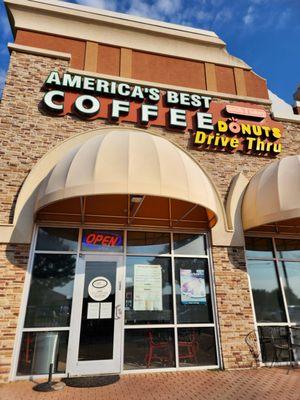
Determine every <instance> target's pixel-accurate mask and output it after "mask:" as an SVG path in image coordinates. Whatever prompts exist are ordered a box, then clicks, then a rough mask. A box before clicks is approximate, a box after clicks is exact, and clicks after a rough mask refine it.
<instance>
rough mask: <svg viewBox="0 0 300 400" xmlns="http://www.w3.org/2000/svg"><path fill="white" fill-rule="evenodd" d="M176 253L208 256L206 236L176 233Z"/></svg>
mask: <svg viewBox="0 0 300 400" xmlns="http://www.w3.org/2000/svg"><path fill="white" fill-rule="evenodd" d="M173 240H174V253H175V254H184V255H189V254H191V255H206V245H205V237H204V235H191V234H186V233H174V235H173Z"/></svg>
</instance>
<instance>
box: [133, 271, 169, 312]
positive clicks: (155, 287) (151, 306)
mask: <svg viewBox="0 0 300 400" xmlns="http://www.w3.org/2000/svg"><path fill="white" fill-rule="evenodd" d="M133 309H134V310H135V311H162V309H163V306H162V272H161V265H147V264H146V265H143V264H135V266H134V294H133Z"/></svg>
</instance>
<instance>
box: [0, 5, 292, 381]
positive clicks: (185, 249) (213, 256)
mask: <svg viewBox="0 0 300 400" xmlns="http://www.w3.org/2000/svg"><path fill="white" fill-rule="evenodd" d="M5 4H6V7H7V10H8V15H9V18H10V22H11V26H12V28H13V31H14V36H15V41H14V43H11V44H9V49H10V52H11V59H10V66H9V71H8V75H7V79H6V85H5V88H4V92H3V98H2V101H1V104H0V137H1V170H0V171H1V190H0V196H1V203H0V207H1V221H0V242H1V252H0V260H1V263H0V268H1V275H0V281H1V285H0V290H1V299H0V307H1V317H0V334H1V348H0V351H1V354H0V360H1V363H0V376H1V380H3V381H7V380H15V379H24V378H25V379H28V377H30V376H42V375H45V374H47V372H48V370H49V365H50V364H51V363H52V364H53V366H54V373H55V374H58V375H61V376H66V375H71V376H73V375H97V374H106V373H121V372H122V373H129V372H138V371H143V372H145V371H153V370H176V369H190V368H225V369H230V368H251V367H254V366H257V365H263V364H265V363H267V362H268V361H272V354H271V352H270V348H269V347H268V345H266V343H265V342H264V341H263V338H264V336H266V332H267V330H268V329H269V328H270V327H272V326H279V327H281V328H282V330H283V332H285V333H286V334H288V332H289V329H290V328H291V327H293V326H294V325H297V323H298V324H299V323H300V226H299V218H300V201H299V198H300V179H299V178H300V155H299V154H300V115H298V114H297V111H299V110H298V108H299V107H298V103H299V101H296V105H295V108H294V110H293V109H292V108H291V107H289V106H287V105H286V104H285V103H283V102H282V101H281V100H280V99H278V98H277V97H276V96H274V95H273V94H272V93H270V92H269V91H268V88H267V83H266V81H265V80H264V79H263V78H261V77H260V76H258V75H257V74H255V72H254V71H253V70H252V69H251V67H250V66H248V65H247V64H246V63H244V62H243V61H242V60H240V59H238V58H236V57H233V56H232V55H230V54H228V52H227V50H226V45H225V43H224V42H223V41H222V40H221V39H220V38H219V37H218V36H217V35H216V34H215V33H213V32H209V31H203V30H198V29H192V28H186V27H182V26H177V25H172V24H166V23H162V22H158V21H153V20H147V19H142V18H138V17H131V16H128V15H123V14H118V13H113V12H107V11H102V10H95V9H90V8H87V7H81V6H76V5H73V4H72V5H71V4H68V3H62V2H56V1H55V2H54V1H44V0H39V1H36V0H5ZM298 95H299V93H298ZM298 95H297V93H296V95H295V96H296V100H297V96H298ZM252 331H254V333H255V335H256V340H254V341H253V343H252V346H250V347H249V343H248V344H247V341H246V340H245V338H246V336H247V335H248V334H249V333H250V332H252ZM298 356H299V355H297V354H295V355H294V357H295V360H296V361H297V357H298ZM281 357H282V359H280V360H277V361H279V362H284V361H286V360H287V355H286V354H282V356H281Z"/></svg>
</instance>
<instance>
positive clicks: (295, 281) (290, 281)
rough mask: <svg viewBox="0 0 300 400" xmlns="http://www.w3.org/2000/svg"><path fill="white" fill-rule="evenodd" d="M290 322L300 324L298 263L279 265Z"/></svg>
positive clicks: (299, 275) (299, 270) (299, 272)
mask: <svg viewBox="0 0 300 400" xmlns="http://www.w3.org/2000/svg"><path fill="white" fill-rule="evenodd" d="M279 269H280V274H281V276H282V279H283V282H284V290H285V296H286V301H287V304H288V309H289V314H290V320H291V322H297V323H300V262H281V263H279Z"/></svg>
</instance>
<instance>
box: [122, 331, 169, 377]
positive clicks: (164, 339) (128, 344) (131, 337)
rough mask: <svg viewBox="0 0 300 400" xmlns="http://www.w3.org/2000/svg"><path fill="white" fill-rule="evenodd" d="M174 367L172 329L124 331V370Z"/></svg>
mask: <svg viewBox="0 0 300 400" xmlns="http://www.w3.org/2000/svg"><path fill="white" fill-rule="evenodd" d="M170 367H175V356H174V329H170V328H167V329H126V330H125V352H124V369H125V370H128V369H146V368H170Z"/></svg>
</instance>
